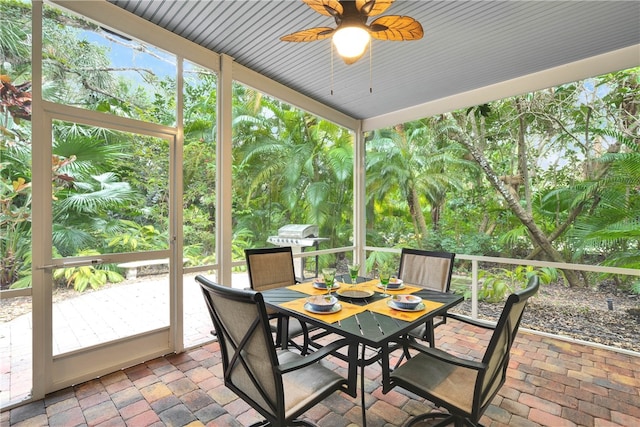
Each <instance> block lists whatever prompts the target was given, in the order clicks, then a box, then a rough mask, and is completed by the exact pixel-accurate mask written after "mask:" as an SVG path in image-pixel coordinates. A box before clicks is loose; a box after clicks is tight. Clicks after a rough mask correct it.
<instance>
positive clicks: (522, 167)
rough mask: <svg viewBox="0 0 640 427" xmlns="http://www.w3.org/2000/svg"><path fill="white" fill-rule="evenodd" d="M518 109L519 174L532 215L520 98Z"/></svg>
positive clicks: (517, 101) (517, 100)
mask: <svg viewBox="0 0 640 427" xmlns="http://www.w3.org/2000/svg"><path fill="white" fill-rule="evenodd" d="M516 109H517V110H518V173H519V175H520V176H521V177H522V185H524V200H525V202H526V206H527V212H528V213H529V215H531V213H532V212H533V208H532V206H531V180H530V178H529V167H528V166H527V163H528V162H527V144H526V141H525V138H524V136H525V133H526V130H527V126H526V120H525V117H524V114H523V112H522V105H521V104H520V98H516Z"/></svg>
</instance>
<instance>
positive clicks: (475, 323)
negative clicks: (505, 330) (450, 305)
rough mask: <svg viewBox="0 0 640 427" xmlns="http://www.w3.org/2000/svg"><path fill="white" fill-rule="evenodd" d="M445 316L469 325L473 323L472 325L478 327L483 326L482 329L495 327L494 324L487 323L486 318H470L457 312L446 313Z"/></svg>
mask: <svg viewBox="0 0 640 427" xmlns="http://www.w3.org/2000/svg"><path fill="white" fill-rule="evenodd" d="M447 317H448V318H449V319H455V320H457V321H459V322H463V323H468V324H469V325H473V326H477V327H479V328H484V329H495V328H496V325H494V324H492V323H489V322H488V321H486V320H477V319H472V318H470V317H468V316H462V315H459V314H455V313H447Z"/></svg>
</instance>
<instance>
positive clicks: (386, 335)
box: [262, 276, 463, 427]
mask: <svg viewBox="0 0 640 427" xmlns="http://www.w3.org/2000/svg"><path fill="white" fill-rule="evenodd" d="M342 279H346V280H343V281H342V282H341V283H340V288H338V289H335V288H334V291H333V292H332V293H333V294H335V295H336V296H337V297H338V299H339V302H338V303H339V304H340V305H341V309H340V310H339V311H335V312H333V311H332V312H330V313H323V314H319V313H312V312H309V311H307V310H306V309H305V308H304V302H305V300H306V298H307V297H308V296H309V295H320V294H326V293H327V291H326V290H323V289H316V288H315V287H314V286H313V284H312V283H313V282H305V283H300V284H296V285H292V286H287V287H282V288H276V289H269V290H267V291H263V292H262V295H263V297H264V301H265V304H266V305H267V307H269V308H272V309H274V310H276V311H279V312H281V313H283V314H285V315H286V316H283V317H282V325H281V327H280V328H279V330H280V332H281V334H282V336H281V337H280V342H281V343H287V342H288V337H287V336H286V335H287V331H288V329H289V328H288V324H287V322H288V316H291V317H294V318H297V319H299V320H301V321H303V322H306V323H309V324H312V325H314V326H317V327H319V328H320V329H322V330H324V331H326V332H325V333H324V334H323V335H328V334H329V333H334V334H337V335H340V336H342V337H345V338H348V339H352V340H354V341H356V342H358V344H359V345H360V346H361V351H360V355H359V357H358V366H360V368H361V371H360V393H361V405H362V423H363V427H366V425H367V420H366V409H365V398H364V368H365V367H366V366H368V365H371V364H372V363H375V362H377V361H380V363H381V365H382V383H383V386H385V385H388V381H389V373H390V369H389V353H390V351H393V350H394V349H396V348H398V345H397V343H398V341H399V340H400V339H401V338H402V337H403V336H404V335H406V334H407V333H408V332H409V331H410V330H412V329H413V328H415V327H417V326H419V325H421V324H423V323H424V322H426V321H428V320H430V319H433V318H434V317H435V316H438V315H443V314H445V313H446V312H447V311H448V310H449V309H451V308H452V307H454V306H455V305H457V304H460V303H461V302H462V301H463V297H462V296H461V295H455V294H452V293H445V292H438V291H433V290H428V289H423V288H420V287H417V286H412V285H411V284H403V286H402V287H401V288H400V289H392V288H388V289H387V293H388V294H391V297H383V296H382V295H381V294H382V293H383V292H384V291H383V289H382V288H380V287H379V286H378V284H379V281H378V280H377V279H375V280H371V279H367V278H358V284H357V285H355V287H354V288H351V286H352V285H351V284H350V283H349V282H350V279H349V278H348V276H345V277H342ZM345 282H346V283H345ZM346 289H357V290H360V291H363V293H364V294H370V296H367V297H361V298H346V297H343V296H340V293H342V292H340V291H341V290H342V291H344V290H346ZM394 294H411V295H417V296H419V297H421V298H422V300H423V304H424V308H423V309H421V310H416V311H400V310H396V309H394V308H392V307H391V306H390V305H389V303H388V302H389V300H390V299H391V298H392V297H393V295H394ZM316 336H317V335H316ZM314 338H315V337H314ZM367 347H369V348H371V349H373V350H377V351H375V355H374V356H371V357H369V358H367V357H366V354H365V349H366V348H367ZM336 356H337V357H341V356H342V355H340V354H336Z"/></svg>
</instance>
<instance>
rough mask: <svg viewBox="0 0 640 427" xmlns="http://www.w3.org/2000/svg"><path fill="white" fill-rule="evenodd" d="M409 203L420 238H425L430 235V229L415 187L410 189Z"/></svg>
mask: <svg viewBox="0 0 640 427" xmlns="http://www.w3.org/2000/svg"><path fill="white" fill-rule="evenodd" d="M407 203H408V204H409V213H410V214H411V218H413V221H414V224H415V226H416V231H417V232H418V234H419V236H420V240H423V239H425V238H426V237H427V236H428V235H429V229H428V228H427V222H426V221H425V219H424V214H423V213H422V206H421V205H420V199H419V198H418V193H417V192H416V189H415V188H413V187H411V188H410V189H409V192H408V194H407Z"/></svg>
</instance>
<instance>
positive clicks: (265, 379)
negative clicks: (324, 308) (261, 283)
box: [196, 275, 358, 427]
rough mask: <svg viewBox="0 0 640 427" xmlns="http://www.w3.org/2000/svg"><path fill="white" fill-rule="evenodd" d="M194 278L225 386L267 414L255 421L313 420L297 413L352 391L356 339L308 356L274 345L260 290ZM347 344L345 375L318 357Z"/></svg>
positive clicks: (276, 423) (265, 423)
mask: <svg viewBox="0 0 640 427" xmlns="http://www.w3.org/2000/svg"><path fill="white" fill-rule="evenodd" d="M196 281H197V282H198V283H199V284H200V287H201V288H202V293H203V295H204V299H205V302H206V304H207V307H208V309H209V314H210V315H211V319H212V321H213V324H214V326H215V329H216V331H217V333H218V341H219V343H220V351H221V352H222V367H223V376H224V384H225V386H227V387H228V388H229V389H230V390H232V391H233V392H234V393H236V394H237V395H238V396H239V397H240V398H241V399H243V400H244V401H245V402H247V403H248V404H249V405H250V406H251V407H252V408H254V409H255V410H256V411H258V412H259V413H260V414H261V415H262V416H263V417H264V418H265V420H264V421H262V422H258V423H256V424H253V426H276V427H280V426H287V425H313V424H311V423H309V422H306V421H303V420H298V419H297V417H299V416H300V415H301V414H302V413H304V412H306V411H307V410H309V409H310V408H312V407H313V406H315V405H316V404H317V403H318V402H320V401H321V400H323V399H324V398H326V397H327V396H329V395H330V394H332V393H333V392H335V391H337V390H340V391H343V392H345V393H347V394H349V395H350V396H352V397H356V379H357V378H356V376H357V371H356V369H357V349H358V348H357V344H355V343H352V342H350V341H348V340H346V339H341V340H339V341H335V342H333V343H331V344H329V345H327V346H325V347H323V348H322V349H321V350H318V351H316V352H314V353H312V354H311V355H308V356H302V355H299V354H297V353H294V352H291V351H288V350H282V349H280V350H276V347H275V345H274V342H273V339H272V337H271V328H270V326H269V318H268V315H267V311H266V307H265V304H264V300H263V298H262V294H261V293H260V292H255V291H252V290H241V289H233V288H228V287H225V286H221V285H218V284H215V283H213V282H211V281H210V280H208V279H207V278H205V277H203V276H201V275H198V276H196ZM345 346H347V347H348V350H347V355H348V375H347V378H344V377H343V376H342V375H339V374H337V373H336V372H334V371H332V370H331V369H329V368H326V367H325V366H323V365H321V364H320V363H319V360H320V359H322V358H324V357H326V356H327V355H329V354H331V353H332V352H335V351H337V350H338V349H341V348H343V347H345Z"/></svg>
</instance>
